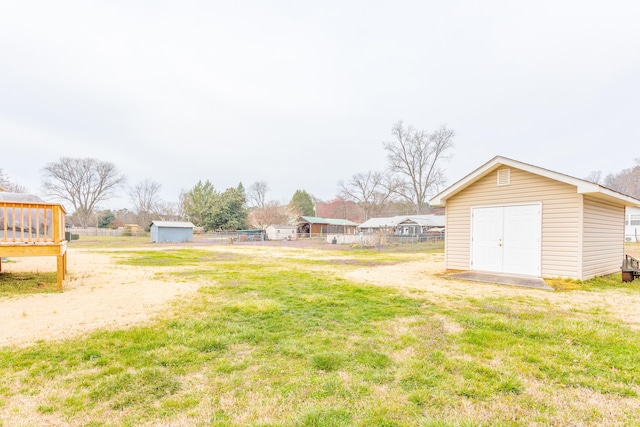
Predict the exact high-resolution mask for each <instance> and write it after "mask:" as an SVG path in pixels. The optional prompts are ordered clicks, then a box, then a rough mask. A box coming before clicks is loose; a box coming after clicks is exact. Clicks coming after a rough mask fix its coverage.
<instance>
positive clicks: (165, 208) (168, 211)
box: [154, 200, 180, 221]
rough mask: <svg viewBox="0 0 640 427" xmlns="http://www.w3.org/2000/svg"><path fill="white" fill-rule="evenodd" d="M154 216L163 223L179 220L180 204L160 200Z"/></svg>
mask: <svg viewBox="0 0 640 427" xmlns="http://www.w3.org/2000/svg"><path fill="white" fill-rule="evenodd" d="M154 215H155V216H156V217H158V218H160V219H161V220H163V221H175V220H176V219H177V218H180V207H179V202H166V201H164V200H160V201H159V202H158V203H156V210H155V212H154Z"/></svg>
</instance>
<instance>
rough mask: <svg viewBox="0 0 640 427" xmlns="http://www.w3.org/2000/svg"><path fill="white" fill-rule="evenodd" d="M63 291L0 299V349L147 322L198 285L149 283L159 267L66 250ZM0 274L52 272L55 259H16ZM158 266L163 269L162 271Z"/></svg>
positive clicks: (164, 282) (6, 265)
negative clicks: (135, 264)
mask: <svg viewBox="0 0 640 427" xmlns="http://www.w3.org/2000/svg"><path fill="white" fill-rule="evenodd" d="M69 251H70V252H69V265H68V270H69V276H68V280H66V281H65V284H64V292H62V293H54V294H32V295H17V296H15V297H11V298H1V299H0V319H2V323H3V327H2V328H0V347H2V346H6V345H11V346H15V345H17V346H24V345H29V344H32V343H34V342H37V341H38V340H58V339H63V338H69V337H73V336H77V335H80V334H83V333H86V332H90V331H94V330H97V329H103V328H120V327H127V326H130V325H134V324H140V323H143V322H145V321H147V320H148V319H150V318H151V317H152V316H153V315H154V314H156V313H157V312H158V311H159V310H162V309H163V308H164V307H166V304H167V303H168V302H169V301H170V300H172V299H174V298H176V297H178V296H180V295H185V294H187V293H190V292H195V291H196V290H197V289H198V288H199V287H200V284H198V283H175V282H166V281H159V280H153V274H154V273H155V272H157V271H158V267H154V268H150V267H131V266H124V265H118V264H116V263H115V262H113V260H112V257H111V256H110V255H108V254H104V253H97V252H90V251H82V250H74V249H70V250H69ZM12 261H13V262H10V263H4V264H3V266H2V267H3V270H4V271H7V272H11V271H15V272H18V271H27V272H28V271H55V268H56V266H55V262H56V260H55V258H54V257H33V258H15V259H13V260H12ZM161 268H162V267H161Z"/></svg>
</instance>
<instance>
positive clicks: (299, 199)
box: [289, 190, 315, 216]
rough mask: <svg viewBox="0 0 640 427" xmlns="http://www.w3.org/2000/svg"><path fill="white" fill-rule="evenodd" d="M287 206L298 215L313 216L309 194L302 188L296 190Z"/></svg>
mask: <svg viewBox="0 0 640 427" xmlns="http://www.w3.org/2000/svg"><path fill="white" fill-rule="evenodd" d="M289 207H290V208H291V210H292V211H293V212H295V213H296V214H297V215H298V216H313V215H315V209H314V206H313V199H312V198H311V195H310V194H309V193H307V192H306V191H304V190H296V192H295V193H294V194H293V197H292V198H291V201H290V202H289Z"/></svg>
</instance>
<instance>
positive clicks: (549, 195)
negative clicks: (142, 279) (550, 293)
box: [430, 157, 640, 280]
mask: <svg viewBox="0 0 640 427" xmlns="http://www.w3.org/2000/svg"><path fill="white" fill-rule="evenodd" d="M430 203H431V204H433V205H438V206H445V208H446V239H445V265H446V268H447V269H449V270H481V271H490V272H498V273H511V274H526V275H534V276H542V277H570V278H575V279H580V280H585V279H589V278H591V277H594V276H598V275H605V274H611V273H615V272H618V271H620V265H621V262H622V258H623V255H624V227H625V207H627V206H640V200H637V199H634V198H632V197H629V196H626V195H624V194H621V193H617V192H615V191H613V190H609V189H607V188H605V187H602V186H600V185H598V184H594V183H592V182H588V181H584V180H581V179H578V178H574V177H570V176H568V175H564V174H561V173H557V172H553V171H550V170H547V169H543V168H540V167H537V166H533V165H529V164H526V163H522V162H519V161H516V160H511V159H508V158H504V157H495V158H494V159H492V160H490V161H489V162H487V163H485V164H484V165H482V166H481V167H480V168H478V169H476V170H475V171H473V172H471V173H470V174H469V175H467V176H466V177H464V178H463V179H461V180H460V181H458V182H456V183H455V184H453V185H452V186H450V187H449V188H447V189H446V190H444V191H443V192H441V193H440V194H438V195H437V196H435V197H434V198H433V199H432V200H431V201H430Z"/></svg>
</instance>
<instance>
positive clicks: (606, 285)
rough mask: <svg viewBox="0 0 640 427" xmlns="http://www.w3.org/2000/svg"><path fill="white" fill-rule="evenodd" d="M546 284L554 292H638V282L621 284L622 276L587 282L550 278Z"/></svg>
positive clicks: (599, 278) (639, 286)
mask: <svg viewBox="0 0 640 427" xmlns="http://www.w3.org/2000/svg"><path fill="white" fill-rule="evenodd" d="M545 281H546V282H547V284H548V285H549V286H551V287H552V288H553V289H555V290H556V291H576V290H581V291H592V292H597V291H605V290H618V291H625V292H628V291H631V292H636V291H638V290H640V280H634V281H632V282H623V281H622V274H621V273H616V274H610V275H608V276H602V277H594V278H593V279H589V280H573V279H561V278H552V279H545Z"/></svg>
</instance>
